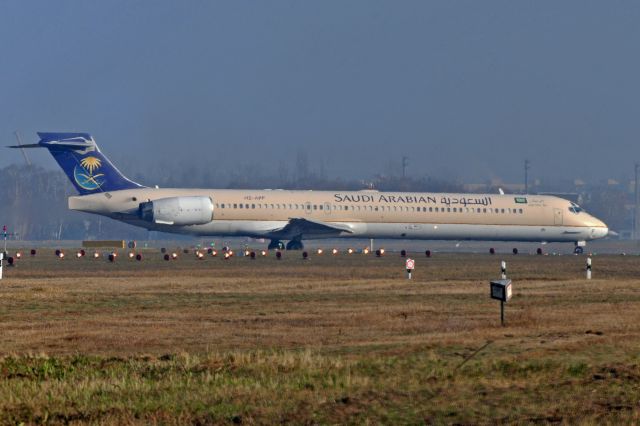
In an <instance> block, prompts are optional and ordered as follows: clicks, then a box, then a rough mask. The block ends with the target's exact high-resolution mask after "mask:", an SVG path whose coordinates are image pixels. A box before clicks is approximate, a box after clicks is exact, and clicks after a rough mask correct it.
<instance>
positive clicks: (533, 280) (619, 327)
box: [0, 250, 640, 424]
mask: <svg viewBox="0 0 640 426" xmlns="http://www.w3.org/2000/svg"><path fill="white" fill-rule="evenodd" d="M50 251H51V250H47V251H46V252H45V251H42V252H41V253H39V254H38V256H36V257H35V258H30V257H27V258H23V259H22V260H20V261H19V262H18V266H17V267H15V268H5V277H4V279H3V280H2V281H0V330H1V331H0V354H1V357H0V423H7V424H16V423H21V422H24V423H26V424H40V423H54V424H57V423H85V422H87V423H106V424H120V423H134V424H149V423H159V424H185V423H195V424H210V423H242V424H254V423H255V424H272V423H295V424H298V423H322V424H325V423H347V424H349V423H354V424H361V423H386V424H396V423H436V424H441V423H445V424H470V423H484V424H488V423H578V422H580V423H582V422H584V423H593V424H595V423H598V424H600V423H610V424H614V423H615V424H618V423H638V422H640V403H639V401H640V278H639V277H640V258H639V257H637V256H596V257H594V258H593V265H594V272H593V277H594V279H592V280H590V281H587V280H585V278H584V264H585V257H584V256H528V255H524V256H522V255H518V256H512V255H508V256H506V255H505V256H500V255H496V256H490V255H488V254H487V255H473V254H436V255H435V256H434V257H432V258H430V259H427V258H425V257H424V255H420V256H419V255H417V254H416V255H415V257H416V259H417V267H416V268H417V269H416V271H415V273H414V279H413V280H411V281H408V280H406V279H405V276H404V269H403V265H404V260H403V259H401V258H400V257H399V256H398V255H397V254H388V255H387V256H385V257H383V258H375V257H372V256H365V255H362V254H358V255H355V254H354V255H351V256H348V255H345V254H343V255H339V256H330V255H326V254H325V255H323V256H313V255H312V256H311V259H310V260H307V261H303V260H302V259H301V256H300V253H285V255H284V258H283V259H282V260H280V261H278V260H276V259H275V256H273V253H272V254H270V256H268V257H266V258H258V259H256V260H250V259H248V258H240V257H235V258H233V259H231V260H228V261H224V260H221V259H220V258H219V257H218V258H210V257H208V258H207V259H206V260H200V261H199V260H197V259H196V258H195V256H193V254H189V255H185V254H182V255H181V257H180V259H178V260H177V261H171V262H165V261H163V260H161V256H160V254H159V253H157V252H145V253H144V256H145V257H144V260H143V261H142V262H136V261H131V260H129V259H125V258H124V256H121V257H119V258H118V260H117V261H116V262H115V263H113V264H111V263H108V262H106V261H105V260H104V259H98V260H94V259H90V258H88V257H87V258H83V259H76V258H75V257H73V258H72V257H71V256H68V257H67V258H66V259H64V260H59V259H57V258H55V257H54V256H53V254H52V253H50ZM68 254H71V253H68ZM501 259H504V260H506V261H507V264H508V271H509V273H508V275H509V277H510V278H511V279H513V282H514V297H513V299H512V301H511V302H510V303H508V304H507V306H506V315H505V316H506V326H505V327H501V326H500V320H499V302H497V301H494V300H491V299H489V295H488V293H489V289H488V287H489V285H488V282H489V280H490V279H492V278H496V277H497V276H498V275H499V263H500V260H501Z"/></svg>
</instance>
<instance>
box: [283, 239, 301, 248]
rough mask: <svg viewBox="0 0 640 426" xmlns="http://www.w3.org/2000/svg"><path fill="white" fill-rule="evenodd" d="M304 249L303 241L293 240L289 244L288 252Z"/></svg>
mask: <svg viewBox="0 0 640 426" xmlns="http://www.w3.org/2000/svg"><path fill="white" fill-rule="evenodd" d="M303 248H304V244H302V240H291V241H289V242H288V243H287V250H302V249H303Z"/></svg>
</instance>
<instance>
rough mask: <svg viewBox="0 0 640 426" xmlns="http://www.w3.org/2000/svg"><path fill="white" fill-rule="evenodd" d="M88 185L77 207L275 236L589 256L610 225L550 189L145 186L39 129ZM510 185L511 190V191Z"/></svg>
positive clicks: (83, 137) (174, 225) (71, 137)
mask: <svg viewBox="0 0 640 426" xmlns="http://www.w3.org/2000/svg"><path fill="white" fill-rule="evenodd" d="M38 136H39V137H40V140H39V142H38V143H35V144H29V145H17V146H11V148H21V149H22V148H46V149H48V150H49V152H50V153H51V154H52V155H53V157H54V159H55V160H56V161H57V162H58V164H59V165H60V167H61V168H62V169H63V170H64V172H65V173H66V175H67V177H68V178H69V180H70V181H71V183H72V184H73V185H74V187H75V188H76V190H77V191H78V193H79V195H78V196H72V197H69V199H68V202H69V208H70V209H71V210H77V211H82V212H87V213H94V214H99V215H103V216H106V217H109V218H112V219H115V220H119V221H122V222H125V223H128V224H131V225H134V226H139V227H143V228H146V229H148V230H153V231H161V232H171V233H177V234H190V235H194V236H242V237H252V238H264V239H270V240H271V242H270V244H269V249H275V248H283V246H284V244H283V241H288V242H287V244H286V249H288V250H294V249H302V248H303V247H304V246H303V240H311V239H322V238H343V237H344V238H382V239H415V240H455V241H462V240H484V241H529V242H540V243H547V242H572V243H574V245H575V249H574V250H575V252H576V253H582V252H583V247H584V246H585V244H586V242H587V241H589V240H594V239H598V238H603V237H605V236H606V235H607V234H608V232H609V229H608V227H607V225H606V224H605V223H604V222H602V221H601V220H599V219H597V218H595V217H594V216H592V215H590V214H588V213H586V212H585V211H584V210H583V209H582V208H581V207H580V206H579V205H577V204H576V203H574V202H571V201H568V200H565V199H562V198H559V197H555V196H548V195H532V194H526V195H505V194H503V193H500V194H450V193H417V192H379V191H376V190H361V191H300V190H295V191H290V190H280V189H275V190H269V189H264V190H253V189H247V190H238V189H177V188H158V187H157V186H156V187H146V186H143V185H140V184H138V183H136V182H134V181H132V180H130V179H128V178H127V177H125V176H124V175H123V174H122V173H121V172H120V171H119V170H118V169H117V168H116V167H115V166H114V165H113V164H112V163H111V162H110V161H109V159H108V158H107V157H106V156H105V155H104V154H102V152H101V151H100V149H99V148H98V145H97V144H96V142H95V140H94V139H93V137H92V136H91V135H90V134H88V133H45V132H38ZM501 192H502V191H501Z"/></svg>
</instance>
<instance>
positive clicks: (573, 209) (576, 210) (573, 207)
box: [569, 203, 583, 214]
mask: <svg viewBox="0 0 640 426" xmlns="http://www.w3.org/2000/svg"><path fill="white" fill-rule="evenodd" d="M569 211H570V212H571V213H575V214H578V213H580V212H581V211H583V210H582V207H580V206H579V205H577V204H576V203H571V206H569Z"/></svg>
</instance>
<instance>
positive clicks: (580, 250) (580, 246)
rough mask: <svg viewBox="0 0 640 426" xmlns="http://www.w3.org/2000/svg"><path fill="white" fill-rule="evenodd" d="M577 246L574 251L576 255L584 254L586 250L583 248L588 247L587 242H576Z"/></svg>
mask: <svg viewBox="0 0 640 426" xmlns="http://www.w3.org/2000/svg"><path fill="white" fill-rule="evenodd" d="M575 244H576V247H575V248H574V249H573V252H574V253H575V254H582V253H584V248H583V247H584V246H586V245H587V242H586V241H576V242H575Z"/></svg>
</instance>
